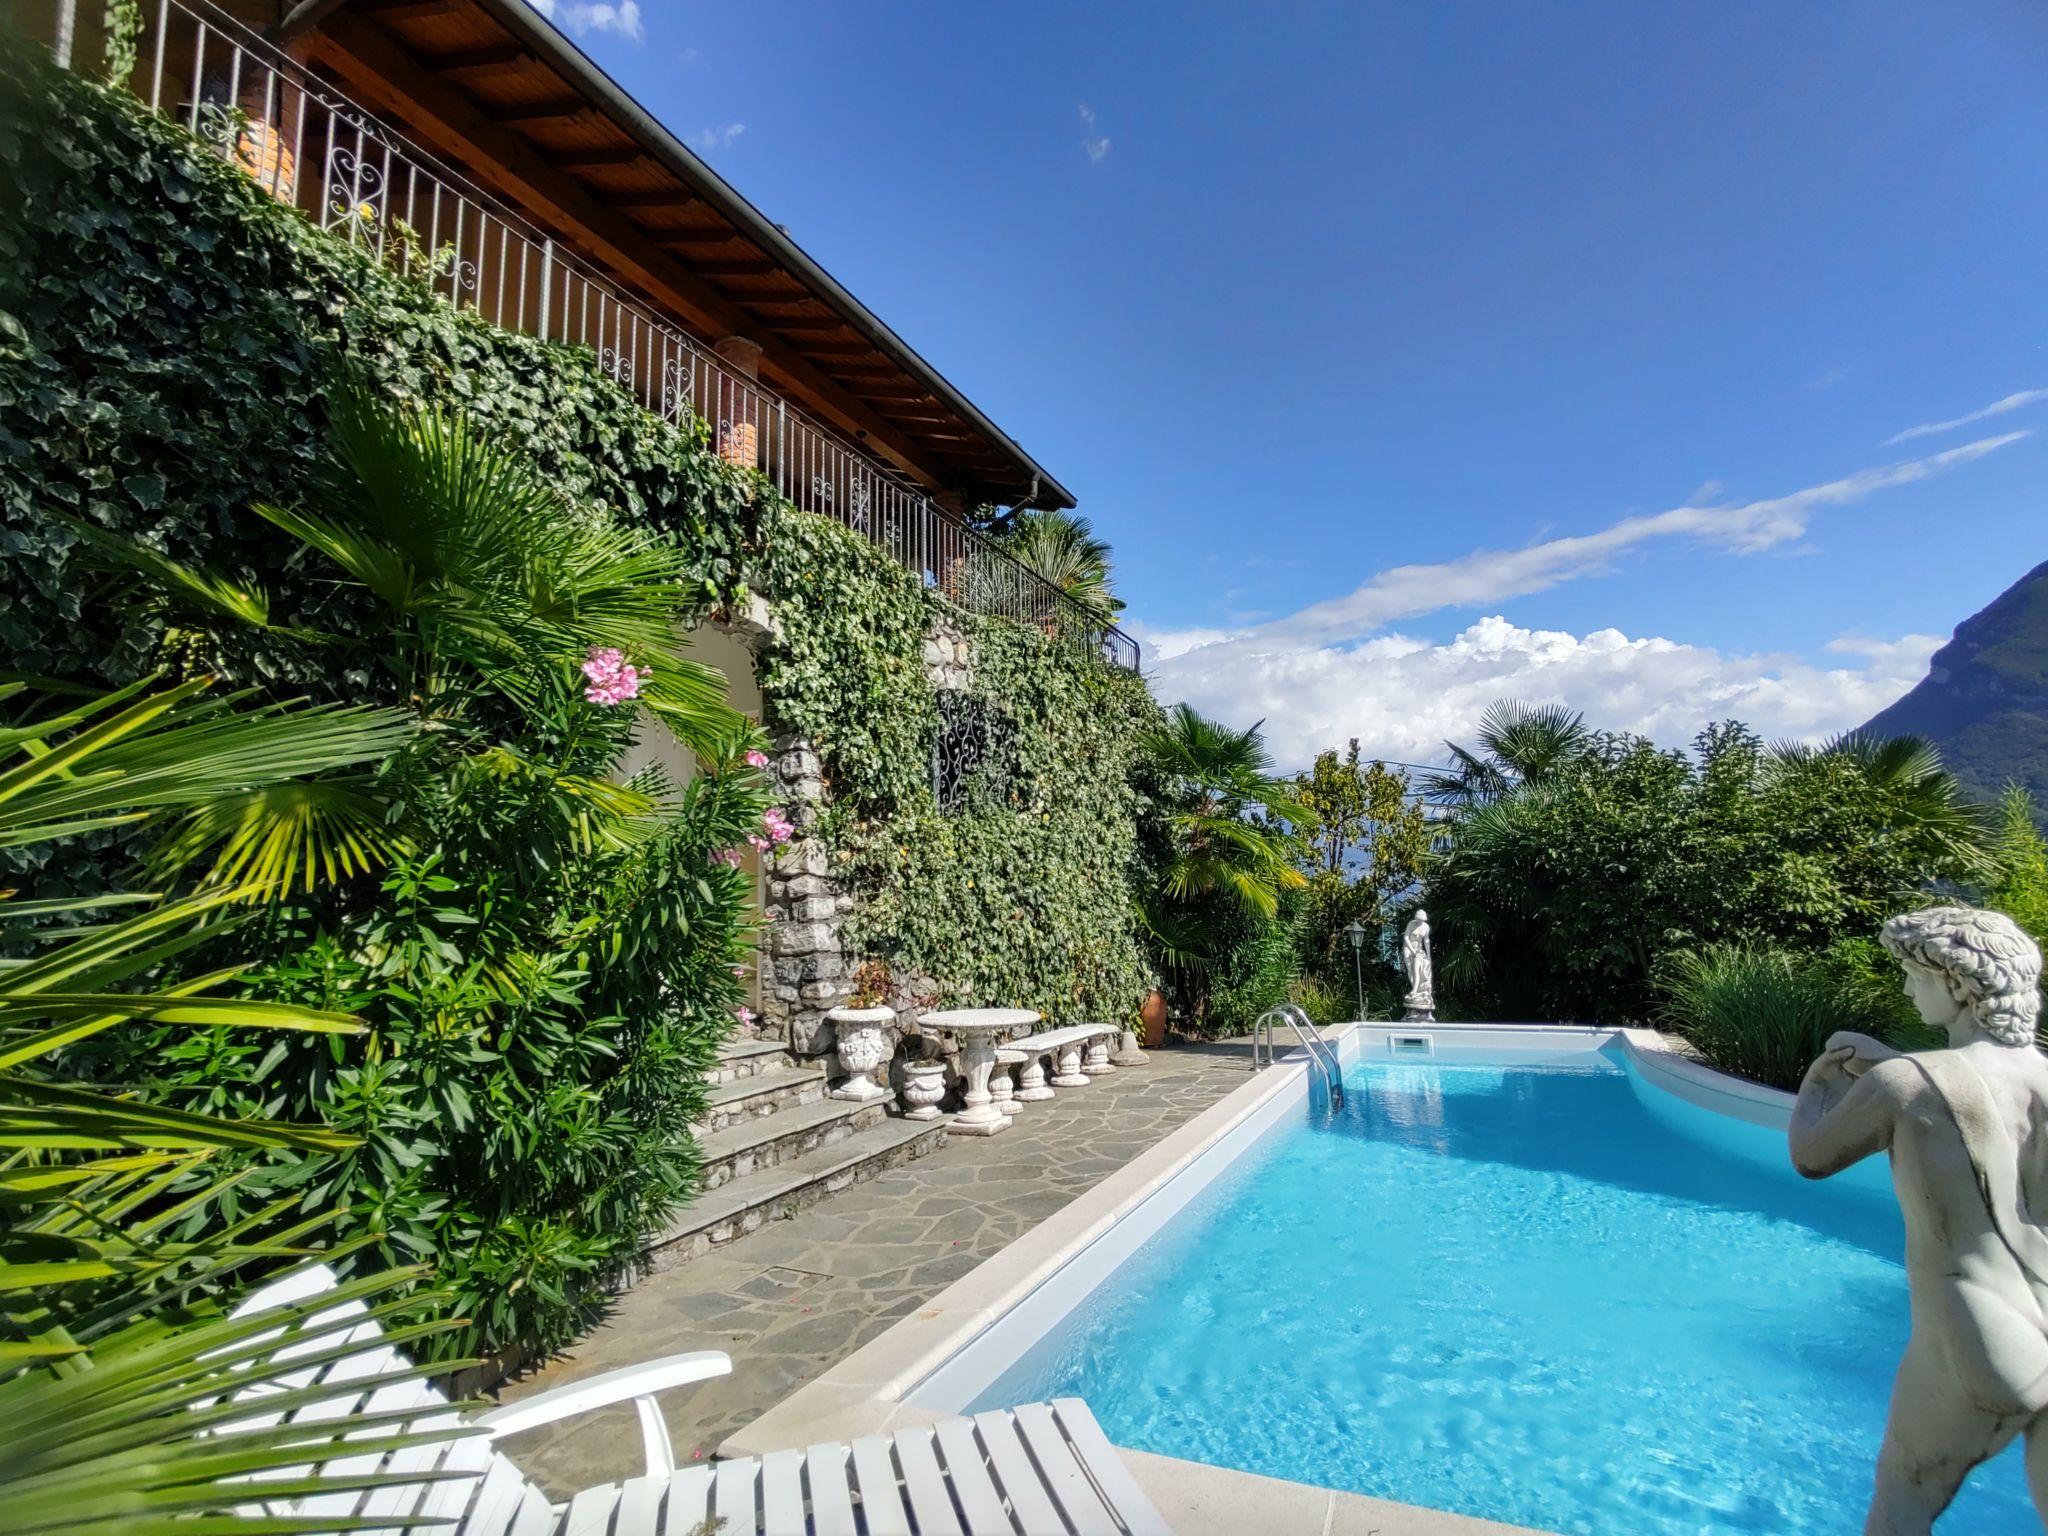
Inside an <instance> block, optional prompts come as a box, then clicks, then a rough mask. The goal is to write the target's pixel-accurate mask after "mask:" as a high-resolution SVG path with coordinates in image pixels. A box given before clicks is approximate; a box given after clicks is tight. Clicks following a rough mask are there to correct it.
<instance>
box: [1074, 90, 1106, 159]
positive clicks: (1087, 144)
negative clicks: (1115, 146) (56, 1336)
mask: <svg viewBox="0 0 2048 1536" xmlns="http://www.w3.org/2000/svg"><path fill="white" fill-rule="evenodd" d="M1080 112H1081V126H1082V127H1084V128H1087V129H1089V130H1090V132H1088V133H1085V134H1083V135H1082V136H1081V153H1082V154H1084V155H1086V156H1087V157H1088V163H1089V164H1090V165H1099V164H1100V163H1101V161H1102V157H1103V156H1104V155H1106V154H1108V153H1109V135H1108V134H1106V133H1103V134H1098V133H1095V132H1094V131H1093V129H1094V127H1095V109H1094V108H1093V107H1091V106H1089V105H1088V103H1087V102H1085V101H1084V102H1082V103H1081V104H1080Z"/></svg>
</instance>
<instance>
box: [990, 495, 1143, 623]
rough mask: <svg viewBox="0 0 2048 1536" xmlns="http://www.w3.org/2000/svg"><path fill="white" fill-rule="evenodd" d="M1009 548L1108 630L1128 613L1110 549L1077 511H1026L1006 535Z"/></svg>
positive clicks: (1011, 554)
mask: <svg viewBox="0 0 2048 1536" xmlns="http://www.w3.org/2000/svg"><path fill="white" fill-rule="evenodd" d="M1002 547H1003V549H1004V550H1005V551H1006V552H1007V553H1008V554H1009V555H1010V556H1011V557H1012V558H1013V559H1015V560H1017V561H1018V562H1019V563H1020V564H1022V565H1023V566H1024V568H1025V569H1026V570H1029V571H1032V572H1034V573H1035V574H1036V575H1037V576H1038V577H1039V579H1040V580H1042V581H1043V582H1045V583H1046V585H1048V586H1050V587H1053V588H1055V589H1057V590H1059V591H1061V592H1064V593H1066V595H1067V596H1068V597H1070V598H1072V599H1073V600H1074V601H1075V602H1076V603H1078V604H1080V605H1081V607H1082V608H1083V609H1085V610H1086V611H1087V612H1088V614H1089V615H1091V616H1092V617H1093V618H1094V619H1095V620H1096V621H1097V622H1099V623H1101V624H1103V625H1104V626H1107V625H1110V624H1113V623H1115V622H1116V616H1117V615H1118V614H1119V613H1121V612H1123V607H1124V605H1123V602H1122V601H1121V600H1120V599H1119V598H1118V597H1117V595H1116V590H1115V578H1114V577H1113V575H1112V574H1111V571H1110V551H1109V545H1108V544H1107V543H1106V542H1104V541H1103V540H1101V539H1099V538H1097V537H1096V536H1095V531H1094V529H1092V528H1090V527H1089V526H1088V519H1087V518H1085V517H1081V516H1079V515H1078V514H1076V513H1073V512H1025V513H1023V514H1021V515H1020V516H1019V517H1018V519H1017V521H1016V523H1015V525H1014V526H1013V527H1011V529H1010V530H1009V532H1008V533H1007V534H1006V535H1004V537H1003V540H1002Z"/></svg>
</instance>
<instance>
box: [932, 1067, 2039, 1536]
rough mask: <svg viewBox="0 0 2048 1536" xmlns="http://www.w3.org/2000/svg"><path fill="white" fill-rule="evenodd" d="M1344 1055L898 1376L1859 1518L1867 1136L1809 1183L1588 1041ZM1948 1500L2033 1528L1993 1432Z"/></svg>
mask: <svg viewBox="0 0 2048 1536" xmlns="http://www.w3.org/2000/svg"><path fill="white" fill-rule="evenodd" d="M1497 1054H1499V1053H1497ZM1514 1054H1520V1053H1514ZM1545 1061H1548V1062H1554V1063H1556V1064H1540V1063H1542V1062H1545ZM1345 1081H1346V1084H1347V1087H1348V1088H1349V1090H1350V1091H1349V1093H1348V1094H1347V1097H1346V1102H1345V1104H1344V1106H1343V1107H1342V1109H1340V1110H1335V1111H1331V1110H1330V1109H1329V1108H1328V1106H1327V1105H1326V1104H1324V1103H1322V1102H1321V1099H1320V1096H1319V1095H1317V1096H1314V1098H1315V1102H1312V1103H1303V1102H1302V1101H1301V1099H1300V1098H1296V1099H1294V1100H1292V1101H1290V1103H1289V1104H1288V1105H1287V1106H1286V1108H1285V1112H1283V1113H1279V1114H1277V1115H1276V1116H1275V1123H1274V1124H1272V1125H1271V1126H1270V1128H1267V1129H1265V1130H1264V1131H1263V1134H1260V1135H1258V1136H1257V1137H1256V1138H1255V1139H1250V1140H1249V1141H1248V1144H1247V1145H1245V1146H1243V1147H1241V1148H1239V1149H1236V1150H1234V1151H1233V1152H1232V1154H1231V1155H1230V1157H1229V1159H1228V1161H1227V1163H1226V1164H1225V1165H1223V1166H1222V1167H1221V1169H1220V1171H1218V1172H1216V1173H1215V1176H1214V1177H1211V1178H1208V1179H1207V1180H1206V1182H1201V1183H1200V1187H1199V1188H1198V1190H1196V1191H1195V1192H1193V1193H1191V1194H1190V1195H1189V1196H1188V1197H1187V1198H1186V1203H1185V1204H1183V1205H1181V1206H1180V1208H1179V1209H1178V1210H1177V1211H1176V1212H1174V1213H1172V1214H1171V1215H1170V1216H1168V1217H1166V1218H1165V1219H1164V1221H1163V1224H1161V1225H1159V1226H1158V1228H1157V1230H1156V1231H1153V1232H1152V1233H1151V1234H1150V1235H1149V1237H1146V1238H1145V1239H1144V1240H1143V1241H1142V1242H1141V1243H1137V1244H1136V1246H1135V1247H1134V1251H1131V1252H1130V1253H1129V1254H1128V1256H1125V1257H1123V1258H1122V1259H1121V1261H1120V1262H1118V1263H1117V1264H1116V1265H1115V1267H1114V1268H1113V1269H1110V1270H1109V1271H1108V1272H1107V1273H1106V1274H1102V1275H1099V1276H1097V1277H1096V1279H1095V1282H1094V1283H1093V1285H1092V1288H1091V1289H1089V1290H1088V1291H1087V1292H1086V1293H1085V1295H1080V1296H1069V1297H1067V1298H1066V1299H1065V1300H1063V1301H1061V1302H1060V1303H1059V1304H1058V1306H1057V1307H1055V1308H1052V1309H1051V1310H1050V1311H1046V1312H1045V1317H1046V1318H1050V1319H1052V1320H1051V1321H1050V1323H1049V1325H1047V1324H1046V1323H1045V1322H1044V1320H1043V1319H1041V1320H1040V1322H1038V1323H1033V1322H1032V1320H1031V1319H1030V1318H1029V1317H1028V1316H1026V1315H1024V1314H1026V1313H1028V1311H1029V1309H1028V1308H1027V1309H1020V1317H1021V1318H1022V1321H1020V1322H1019V1323H1018V1324H1017V1326H1018V1327H1020V1328H1025V1329H1027V1330H1029V1331H1031V1332H1032V1333H1033V1334H1034V1336H1033V1337H1032V1338H1031V1340H1030V1342H1029V1346H1028V1347H1023V1348H1019V1347H1018V1346H1017V1341H1015V1340H1012V1341H1010V1342H1008V1343H1007V1344H1006V1343H1004V1341H1002V1340H1001V1339H997V1340H996V1341H995V1346H996V1347H998V1348H999V1349H1001V1350H1005V1351H1007V1353H1006V1354H1005V1355H1004V1356H1003V1363H1002V1365H1001V1368H1000V1370H999V1371H996V1373H995V1374H993V1375H992V1374H991V1372H992V1371H995V1370H996V1368H995V1367H992V1366H990V1365H989V1364H988V1358H989V1357H988V1355H987V1351H986V1350H984V1351H983V1356H984V1358H983V1359H982V1361H981V1362H980V1364H979V1366H978V1367H977V1366H974V1364H973V1362H971V1361H970V1362H968V1364H967V1365H966V1366H964V1367H963V1366H961V1365H959V1364H956V1365H955V1366H953V1367H949V1370H948V1371H941V1372H940V1373H939V1377H938V1378H935V1380H934V1381H933V1382H931V1383H928V1384H927V1386H926V1387H924V1388H920V1390H919V1391H918V1392H917V1393H916V1394H914V1396H915V1397H916V1398H917V1399H919V1400H921V1401H928V1402H935V1401H937V1400H938V1399H939V1398H942V1397H944V1396H945V1395H946V1393H947V1391H948V1390H951V1391H953V1392H955V1393H958V1392H961V1391H968V1390H971V1392H972V1397H971V1403H970V1406H972V1407H975V1408H981V1407H991V1406H996V1405H1001V1404H1008V1403H1016V1402H1029V1401H1033V1400H1036V1399H1042V1398H1045V1397H1049V1396H1054V1395H1062V1394H1069V1393H1071V1394H1074V1395H1078V1396H1081V1397H1084V1398H1086V1399H1087V1401H1088V1402H1089V1404H1090V1405H1091V1406H1092V1407H1093V1409H1094V1411H1095V1414H1096V1416H1097V1417H1098V1419H1100V1420H1101V1422H1102V1424H1103V1426H1104V1427H1105V1428H1106V1429H1107V1430H1108V1431H1109V1434H1110V1436H1111V1438H1112V1439H1114V1440H1115V1441H1116V1442H1117V1443H1118V1444H1121V1445H1126V1446H1132V1447H1135V1448H1137V1449H1140V1450H1148V1451H1156V1452H1159V1453H1161V1454H1164V1455H1169V1456H1177V1457H1181V1458H1184V1459H1188V1460H1194V1461H1203V1462H1209V1463H1212V1464H1215V1465H1219V1466H1226V1467H1234V1468H1238V1469H1241V1470H1244V1471H1250V1472H1259V1473H1264V1474H1267V1475H1269V1476H1274V1477H1282V1478H1288V1479H1291V1480H1293V1481H1297V1482H1306V1483H1313V1484H1317V1485H1321V1486H1325V1487H1332V1488H1341V1489H1347V1490H1351V1491H1354V1492H1359V1493H1367V1494H1372V1495H1376V1496H1378V1497H1381V1498H1387V1499H1394V1500H1398V1501H1401V1502H1405V1503H1409V1504H1419V1505H1425V1506H1429V1507H1433V1508H1437V1509H1446V1510H1455V1511H1459V1512H1462V1513H1467V1514H1473V1515H1480V1516H1485V1517H1487V1518H1491V1519H1495V1520H1502V1521H1506V1522H1509V1523H1512V1524H1518V1525H1524V1526H1532V1527H1535V1528H1538V1529H1542V1530H1551V1531H1559V1532H1572V1533H1578V1532H1589V1533H1600V1536H1613V1533H1629V1536H1680V1533H1684V1536H1700V1533H1712V1536H1735V1533H1743V1536H1752V1533H1761V1532H1769V1533H1774V1536H1836V1533H1841V1536H1853V1533H1855V1532H1856V1531H1858V1530H1860V1529H1861V1525H1862V1515H1863V1501H1864V1499H1865V1497H1866V1496H1867V1492H1868V1486H1869V1476H1870V1468H1871V1464H1872V1459H1873V1457H1874V1455H1875V1452H1876V1448H1877V1445H1878V1441H1879V1438H1880V1436H1881V1434H1882V1431H1883V1425H1884V1414H1885V1406H1886V1402H1887V1399H1888V1396H1889V1391H1890V1378H1891V1372H1892V1370H1893V1369H1894V1367H1895V1365H1896V1363H1897V1360H1898V1356H1899V1351H1900V1349H1901V1348H1902V1346H1903V1345H1904V1342H1905V1336H1906V1283H1905V1276H1904V1271H1903V1269H1902V1267H1901V1265H1900V1247H1901V1234H1900V1227H1899V1218H1898V1215H1897V1212H1896V1210H1895V1209H1894V1208H1893V1207H1892V1206H1891V1204H1890V1201H1889V1197H1888V1195H1887V1194H1886V1185H1885V1181H1884V1177H1883V1170H1882V1167H1881V1166H1879V1167H1876V1168H1872V1169H1869V1170H1859V1171H1858V1172H1859V1174H1860V1175H1861V1177H1858V1178H1856V1179H1853V1180H1852V1181H1851V1182H1849V1183H1846V1184H1844V1183H1841V1182H1839V1181H1838V1182H1836V1183H1833V1184H1829V1185H1812V1184H1808V1183H1806V1182H1805V1181H1803V1180H1801V1179H1799V1178H1798V1177H1797V1175H1795V1174H1794V1173H1793V1172H1792V1171H1791V1170H1790V1168H1789V1167H1788V1166H1787V1165H1786V1163H1785V1158H1784V1151H1783V1140H1782V1134H1781V1133H1780V1132H1778V1131H1776V1130H1773V1129H1768V1128H1765V1127H1761V1126H1755V1125H1749V1124H1744V1123H1741V1122H1739V1121H1736V1120H1730V1119H1728V1118H1726V1117H1725V1116H1722V1115H1717V1114H1713V1113H1711V1112H1709V1111H1707V1110H1703V1109H1698V1108H1695V1107H1693V1106H1692V1105H1690V1104H1687V1103H1685V1102H1683V1101H1682V1100H1680V1099H1677V1098H1673V1097H1672V1096H1671V1095H1670V1094H1668V1093H1666V1092H1664V1091H1663V1089H1662V1088H1659V1087H1653V1086H1648V1085H1646V1084H1645V1082H1644V1081H1643V1079H1642V1075H1641V1073H1640V1071H1639V1070H1638V1069H1636V1068H1635V1067H1634V1066H1633V1064H1632V1063H1631V1062H1629V1061H1628V1060H1627V1059H1626V1058H1625V1056H1624V1054H1623V1053H1622V1052H1621V1051H1620V1050H1619V1049H1618V1048H1617V1047H1615V1046H1613V1045H1611V1044H1610V1045H1608V1046H1606V1047H1605V1048H1588V1049H1576V1050H1571V1051H1568V1052H1558V1053H1552V1054H1551V1055H1549V1056H1548V1057H1543V1056H1536V1057H1535V1058H1534V1059H1528V1058H1525V1059H1521V1060H1515V1059H1507V1060H1498V1059H1487V1058H1486V1057H1485V1056H1484V1054H1483V1053H1482V1054H1481V1055H1480V1057H1479V1059H1474V1058H1473V1053H1471V1052H1466V1053H1464V1054H1463V1055H1462V1056H1461V1055H1459V1054H1458V1053H1455V1052H1453V1053H1451V1054H1449V1055H1445V1056H1440V1057H1438V1058H1436V1059H1433V1060H1429V1061H1422V1062H1413V1061H1401V1060H1391V1061H1369V1062H1361V1061H1357V1060H1352V1061H1351V1062H1350V1063H1349V1064H1348V1065H1347V1067H1346V1069H1345ZM1050 1300H1051V1298H1050V1296H1048V1298H1047V1303H1048V1305H1049V1304H1050ZM1041 1310H1044V1309H1043V1308H1042V1309H1041ZM1006 1321H1007V1320H1006ZM977 1370H978V1373H979V1374H978V1375H977ZM949 1371H950V1376H949ZM963 1384H964V1385H963ZM1942 1529H1944V1530H1953V1531H1957V1532H1965V1531H1967V1532H1970V1533H1973V1536H2021V1533H2036V1532H2038V1531H2039V1530H2040V1525H2039V1523H2038V1521H2037V1520H2036V1519H2035V1517H2034V1515H2033V1513H2032V1510H2031V1506H2030V1504H2029V1503H2028V1501H2027V1497H2026V1491H2025V1484H2024V1476H2023V1471H2022V1467H2021V1464H2020V1459H2019V1457H2018V1455H2017V1451H2016V1450H2015V1452H2013V1453H2008V1454H2007V1455H2005V1456H2003V1457H2001V1458H1999V1460H1998V1461H1997V1462H1995V1463H1994V1464H1992V1465H1991V1466H1989V1467H1986V1468H1984V1469H1982V1470H1980V1471H1979V1472H1978V1474H1977V1475H1976V1476H1975V1477H1974V1478H1973V1479H1972V1480H1971V1484H1970V1485H1969V1486H1968V1487H1967V1488H1966V1489H1965V1490H1964V1493H1963V1496H1962V1497H1961V1498H1960V1499H1959V1500H1958V1501H1957V1504H1956V1506H1955V1508H1954V1510H1952V1511H1951V1513H1950V1515H1949V1516H1948V1518H1947V1520H1946V1522H1945V1523H1944V1525H1943V1527H1942Z"/></svg>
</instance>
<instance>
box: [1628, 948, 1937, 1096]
mask: <svg viewBox="0 0 2048 1536" xmlns="http://www.w3.org/2000/svg"><path fill="white" fill-rule="evenodd" d="M1871 947H1872V948H1875V947H1876V946H1875V945H1872V946H1871ZM1879 953H1880V954H1882V951H1879ZM1894 969H1895V968H1894ZM1660 977H1661V980H1662V983H1663V988H1662V990H1663V1004H1662V1007H1661V1009H1660V1012H1659V1016H1658V1022H1659V1023H1660V1024H1662V1025H1663V1026H1664V1027H1665V1028H1666V1029H1669V1030H1670V1031H1671V1032H1673V1033H1674V1034H1677V1035H1680V1036H1683V1037H1684V1038H1685V1039H1687V1040H1689V1041H1691V1042H1692V1044H1693V1045H1694V1046H1696V1047H1698V1049H1699V1051H1700V1054H1701V1055H1703V1056H1705V1057H1706V1059H1707V1060H1708V1061H1710V1062H1712V1063H1713V1064H1714V1065H1715V1066H1717V1067H1720V1068H1722V1069H1723V1070H1724V1071H1728V1072H1733V1073H1736V1074H1737V1075H1739V1076H1742V1077H1747V1078H1750V1079H1753V1080H1754V1081H1756V1082H1759V1083H1766V1084H1769V1085H1770V1086H1771V1087H1774V1088H1784V1089H1787V1090H1796V1089H1797V1088H1798V1086H1799V1082H1800V1079H1801V1078H1803V1077H1804V1076H1805V1075H1806V1069H1807V1068H1808V1067H1809V1066H1811V1065H1812V1063H1813V1060H1814V1058H1815V1057H1817V1056H1819V1055H1820V1054H1821V1052H1822V1051H1823V1050H1825V1049H1826V1047H1827V1041H1828V1037H1829V1036H1830V1035H1832V1034H1834V1033H1835V1032H1836V1031H1838V1030H1857V1031H1860V1032H1861V1033H1864V1034H1868V1035H1874V1036H1876V1037H1877V1038H1878V1039H1880V1040H1884V1041H1886V1042H1887V1043H1889V1044H1893V1045H1897V1046H1899V1047H1901V1048H1908V1047H1911V1046H1915V1045H1919V1044H1923V1043H1924V1037H1923V1035H1922V1034H1921V1032H1919V1031H1918V1030H1917V1029H1916V1028H1915V1027H1914V1024H1913V1022H1912V1020H1911V1016H1910V1014H1909V1013H1908V1012H1907V1010H1906V1009H1905V1008H1904V1007H1903V1006H1901V1005H1902V1004H1903V1002H1904V999H1903V997H1902V995H1901V994H1900V993H1899V992H1898V990H1897V988H1896V986H1894V987H1893V988H1892V989H1891V990H1890V992H1889V995H1888V996H1887V994H1886V993H1885V992H1884V991H1883V990H1882V987H1881V974H1880V973H1879V972H1878V970H1877V968H1876V966H1875V963H1874V962H1873V961H1872V960H1871V958H1870V957H1869V956H1868V955H1867V954H1865V953H1863V952H1862V951H1861V950H1860V949H1859V948H1856V947H1853V946H1852V947H1850V948H1846V949H1841V950H1836V951H1831V952H1829V953H1827V954H1823V955H1817V956H1816V955H1793V954H1788V953H1786V952H1784V951H1782V950H1767V949H1752V948H1748V947H1745V946H1742V945H1713V946H1710V947H1708V948H1706V949H1702V950H1681V951H1679V952H1677V953H1675V954H1672V955H1669V956H1667V957H1666V959H1665V962H1664V965H1663V967H1662V969H1661V972H1660Z"/></svg>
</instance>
